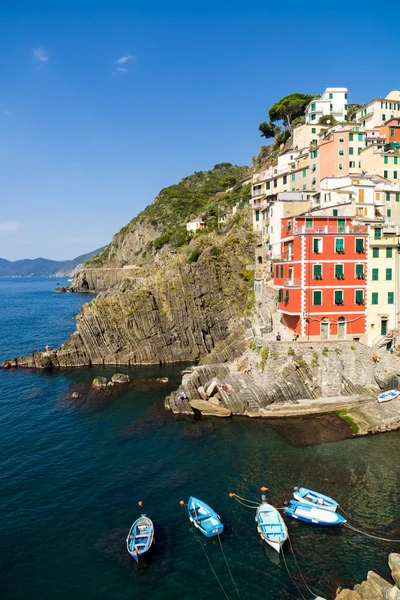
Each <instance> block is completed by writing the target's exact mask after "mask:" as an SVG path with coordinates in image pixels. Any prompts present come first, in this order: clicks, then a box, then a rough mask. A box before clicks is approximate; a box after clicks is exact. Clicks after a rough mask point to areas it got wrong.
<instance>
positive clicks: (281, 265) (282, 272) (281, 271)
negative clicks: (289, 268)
mask: <svg viewBox="0 0 400 600" xmlns="http://www.w3.org/2000/svg"><path fill="white" fill-rule="evenodd" d="M283 269H284V267H283V265H281V277H283Z"/></svg>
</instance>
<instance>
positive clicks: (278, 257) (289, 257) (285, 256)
mask: <svg viewBox="0 0 400 600" xmlns="http://www.w3.org/2000/svg"><path fill="white" fill-rule="evenodd" d="M271 260H272V261H274V262H284V261H285V262H286V261H291V260H293V252H292V253H289V252H284V253H283V254H277V255H275V256H273V257H272V258H271Z"/></svg>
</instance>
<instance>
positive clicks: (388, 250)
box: [386, 248, 393, 258]
mask: <svg viewBox="0 0 400 600" xmlns="http://www.w3.org/2000/svg"><path fill="white" fill-rule="evenodd" d="M392 256H393V248H386V258H392Z"/></svg>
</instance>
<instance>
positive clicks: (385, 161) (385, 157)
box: [383, 156, 389, 165]
mask: <svg viewBox="0 0 400 600" xmlns="http://www.w3.org/2000/svg"><path fill="white" fill-rule="evenodd" d="M383 164H384V165H387V164H389V157H388V156H384V157H383Z"/></svg>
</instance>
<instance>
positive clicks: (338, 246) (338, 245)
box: [335, 238, 344, 252]
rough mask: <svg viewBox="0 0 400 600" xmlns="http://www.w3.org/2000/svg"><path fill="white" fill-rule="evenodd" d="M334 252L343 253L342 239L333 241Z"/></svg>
mask: <svg viewBox="0 0 400 600" xmlns="http://www.w3.org/2000/svg"><path fill="white" fill-rule="evenodd" d="M335 251H336V252H344V239H343V238H336V239H335Z"/></svg>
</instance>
